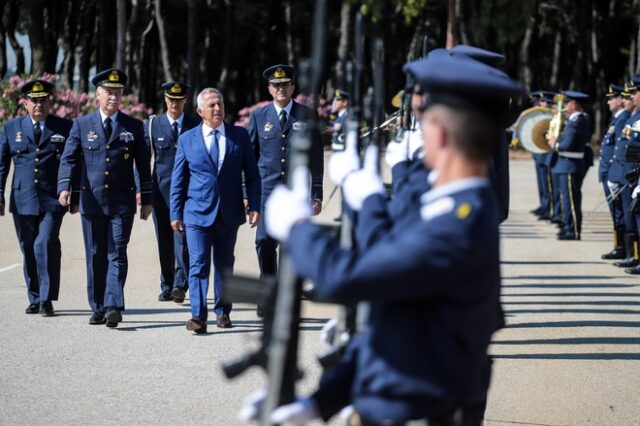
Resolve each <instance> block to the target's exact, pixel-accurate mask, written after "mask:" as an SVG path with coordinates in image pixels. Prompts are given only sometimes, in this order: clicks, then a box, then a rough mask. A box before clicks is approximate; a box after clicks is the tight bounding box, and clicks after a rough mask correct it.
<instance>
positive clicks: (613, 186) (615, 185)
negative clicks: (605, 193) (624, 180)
mask: <svg viewBox="0 0 640 426" xmlns="http://www.w3.org/2000/svg"><path fill="white" fill-rule="evenodd" d="M607 187H609V191H611V192H616V191H617V189H618V188H620V184H619V183H615V182H611V181H610V180H608V181H607Z"/></svg>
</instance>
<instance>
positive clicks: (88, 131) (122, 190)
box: [58, 110, 151, 215]
mask: <svg viewBox="0 0 640 426" xmlns="http://www.w3.org/2000/svg"><path fill="white" fill-rule="evenodd" d="M129 134H130V135H129ZM127 137H130V138H132V140H129V141H127V140H126V139H127ZM134 162H135V169H136V171H137V173H138V174H139V176H140V188H141V189H140V192H141V196H142V204H151V172H150V167H149V153H148V151H147V145H146V144H145V141H144V129H143V125H142V122H141V121H140V120H137V119H135V118H133V117H130V116H128V115H126V114H124V113H123V112H122V111H120V112H118V116H117V119H116V122H115V123H114V124H113V130H112V132H111V138H109V140H108V141H107V138H106V136H105V133H104V128H103V126H102V118H101V116H100V111H98V110H96V111H95V112H93V113H91V114H88V115H85V116H82V117H78V118H77V119H76V121H74V123H73V127H72V128H71V133H70V134H69V140H68V141H67V145H66V147H65V149H64V154H63V155H62V158H61V159H60V171H59V172H58V193H60V192H61V191H65V190H69V189H70V188H73V192H74V194H75V193H76V192H79V195H80V213H82V214H86V215H124V214H135V212H136V182H135V178H134ZM78 169H79V170H80V173H79V174H80V178H79V179H75V178H74V179H72V175H73V174H74V172H77V170H78Z"/></svg>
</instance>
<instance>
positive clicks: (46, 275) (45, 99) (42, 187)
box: [0, 80, 73, 317]
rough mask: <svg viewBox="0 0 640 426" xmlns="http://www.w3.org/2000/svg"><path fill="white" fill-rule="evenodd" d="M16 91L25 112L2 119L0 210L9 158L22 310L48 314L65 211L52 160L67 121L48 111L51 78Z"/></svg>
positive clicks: (54, 297)
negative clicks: (26, 302)
mask: <svg viewBox="0 0 640 426" xmlns="http://www.w3.org/2000/svg"><path fill="white" fill-rule="evenodd" d="M21 91H22V94H23V96H24V98H25V107H26V109H27V115H25V116H24V117H20V118H16V119H15V120H11V121H8V122H6V123H5V125H4V129H3V132H2V135H1V136H0V216H4V213H5V198H4V189H5V184H6V182H7V176H8V175H9V167H10V165H11V160H12V159H13V166H14V171H13V183H12V184H11V205H10V207H9V210H10V212H11V213H13V222H14V225H15V228H16V234H17V235H18V242H19V243H20V250H21V251H22V255H23V270H24V279H25V282H26V284H27V290H28V291H27V295H28V297H29V306H27V309H26V313H28V314H36V313H38V312H40V314H41V315H42V316H48V317H49V316H53V313H54V312H53V304H52V303H51V302H52V301H53V300H58V291H59V289H60V257H61V254H62V253H61V249H60V239H59V234H60V226H61V225H62V217H63V216H64V213H65V211H66V209H65V208H63V207H62V206H60V205H59V204H58V199H57V192H56V185H57V181H58V165H59V164H60V155H61V154H62V151H63V150H64V144H65V141H66V138H67V137H68V136H69V130H70V129H71V125H72V124H73V123H72V122H71V120H66V119H64V118H59V117H56V116H55V115H50V114H49V111H50V108H51V92H52V91H53V84H51V83H48V82H46V81H43V80H34V81H30V82H28V83H26V84H25V85H23V86H22V88H21Z"/></svg>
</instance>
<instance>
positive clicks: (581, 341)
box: [491, 337, 640, 345]
mask: <svg viewBox="0 0 640 426" xmlns="http://www.w3.org/2000/svg"><path fill="white" fill-rule="evenodd" d="M491 344H492V345H640V337H568V338H562V339H531V340H498V341H494V342H491Z"/></svg>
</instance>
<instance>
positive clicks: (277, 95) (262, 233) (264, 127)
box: [248, 64, 324, 316]
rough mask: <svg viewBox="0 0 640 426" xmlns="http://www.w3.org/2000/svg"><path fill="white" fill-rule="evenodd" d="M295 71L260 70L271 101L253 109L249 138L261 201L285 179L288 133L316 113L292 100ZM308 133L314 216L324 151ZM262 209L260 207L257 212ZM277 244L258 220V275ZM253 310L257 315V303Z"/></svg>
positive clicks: (268, 266)
mask: <svg viewBox="0 0 640 426" xmlns="http://www.w3.org/2000/svg"><path fill="white" fill-rule="evenodd" d="M295 73H296V71H295V68H293V67H292V66H290V65H283V64H279V65H274V66H271V67H269V68H267V69H265V70H264V72H263V73H262V76H263V77H264V79H265V80H267V82H268V89H269V94H270V95H271V97H272V98H273V102H272V103H270V104H269V105H266V106H264V107H262V108H258V109H257V110H255V111H253V112H252V113H251V118H250V120H249V126H248V130H249V137H250V138H251V144H252V145H253V148H254V151H255V154H256V158H257V160H258V168H259V170H260V178H261V179H262V204H264V202H265V200H266V199H267V198H268V196H269V194H271V191H272V190H273V188H275V186H276V185H277V184H278V183H284V182H286V180H287V169H288V161H289V146H290V144H289V141H290V139H291V136H292V135H293V134H294V133H295V132H297V131H299V130H302V129H303V126H304V125H305V124H304V122H303V120H304V118H305V117H307V116H311V115H314V114H316V113H315V111H311V110H310V109H309V108H308V107H306V106H304V105H302V104H299V103H297V102H296V101H294V100H293V99H292V96H293V92H294V91H295V85H294V83H293V79H294V77H295ZM312 134H313V143H312V148H311V154H310V156H311V165H310V173H311V203H312V209H313V213H314V215H317V214H319V213H320V211H321V210H322V176H323V168H324V150H323V146H322V141H321V140H320V134H319V132H317V131H313V132H312ZM262 207H264V206H262ZM263 210H264V209H263V208H261V211H263ZM277 247H278V243H277V241H276V240H274V239H273V238H271V237H270V236H269V235H267V232H266V230H265V228H264V220H261V221H260V222H259V223H258V229H257V232H256V253H257V255H258V265H259V266H260V274H261V275H275V274H276V272H277V255H276V249H277ZM257 313H258V316H261V314H262V312H261V309H260V306H259V307H258V312H257Z"/></svg>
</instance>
